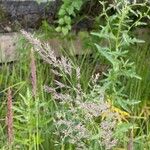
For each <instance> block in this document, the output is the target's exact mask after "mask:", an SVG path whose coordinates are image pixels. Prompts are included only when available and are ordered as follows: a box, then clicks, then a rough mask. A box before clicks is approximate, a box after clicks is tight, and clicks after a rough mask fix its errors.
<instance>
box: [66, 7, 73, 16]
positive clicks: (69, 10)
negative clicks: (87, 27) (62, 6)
mask: <svg viewBox="0 0 150 150" xmlns="http://www.w3.org/2000/svg"><path fill="white" fill-rule="evenodd" d="M66 11H67V12H68V14H69V15H72V14H74V7H73V6H72V5H70V7H68V8H66Z"/></svg>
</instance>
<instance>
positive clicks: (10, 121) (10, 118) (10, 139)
mask: <svg viewBox="0 0 150 150" xmlns="http://www.w3.org/2000/svg"><path fill="white" fill-rule="evenodd" d="M12 105H13V104H12V91H11V89H10V88H9V89H8V91H7V116H6V125H7V134H8V144H11V143H12V142H13V110H12Z"/></svg>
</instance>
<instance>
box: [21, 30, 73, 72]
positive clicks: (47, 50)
mask: <svg viewBox="0 0 150 150" xmlns="http://www.w3.org/2000/svg"><path fill="white" fill-rule="evenodd" d="M21 33H22V34H23V35H24V37H25V38H26V39H27V40H28V41H29V42H30V43H31V44H33V46H34V50H35V51H37V52H38V53H39V55H40V56H41V57H42V59H43V60H45V61H46V62H47V63H49V64H51V65H52V66H53V67H55V68H58V69H60V70H62V71H64V72H65V73H66V74H68V75H71V74H72V68H73V67H72V64H71V62H70V61H69V60H68V59H67V58H66V57H64V56H62V57H61V59H60V60H58V59H57V57H56V55H55V53H54V51H53V50H52V49H51V47H50V46H49V44H48V43H47V44H46V43H42V42H41V41H40V40H38V39H37V38H35V37H34V36H33V35H32V34H31V33H29V32H26V31H24V30H21Z"/></svg>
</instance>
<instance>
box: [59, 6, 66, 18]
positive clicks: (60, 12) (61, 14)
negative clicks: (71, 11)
mask: <svg viewBox="0 0 150 150" xmlns="http://www.w3.org/2000/svg"><path fill="white" fill-rule="evenodd" d="M65 14H66V11H65V9H62V8H61V9H60V10H59V13H58V15H59V16H64V15H65Z"/></svg>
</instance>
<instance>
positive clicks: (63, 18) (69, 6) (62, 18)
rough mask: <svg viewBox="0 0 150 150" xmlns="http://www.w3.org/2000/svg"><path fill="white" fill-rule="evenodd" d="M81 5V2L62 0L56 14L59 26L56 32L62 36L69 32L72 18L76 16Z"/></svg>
mask: <svg viewBox="0 0 150 150" xmlns="http://www.w3.org/2000/svg"><path fill="white" fill-rule="evenodd" d="M83 3H84V1H83V0H75V1H72V0H63V4H62V5H61V7H60V10H59V12H58V17H59V20H58V25H59V26H58V27H57V28H56V31H57V32H62V33H63V34H64V35H67V34H68V32H69V31H70V30H71V24H72V18H73V17H75V16H76V13H77V12H78V11H79V10H80V8H81V6H82V4H83Z"/></svg>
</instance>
